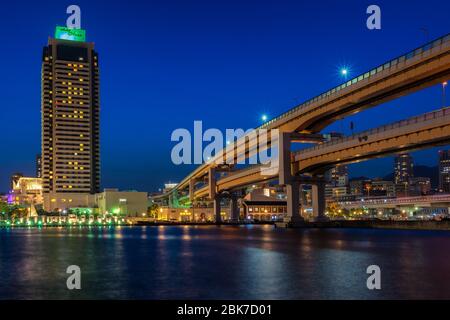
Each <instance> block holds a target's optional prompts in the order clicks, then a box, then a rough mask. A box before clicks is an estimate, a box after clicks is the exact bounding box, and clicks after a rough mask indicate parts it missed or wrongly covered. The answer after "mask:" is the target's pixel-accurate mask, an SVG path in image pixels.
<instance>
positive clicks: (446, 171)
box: [439, 150, 450, 193]
mask: <svg viewBox="0 0 450 320" xmlns="http://www.w3.org/2000/svg"><path fill="white" fill-rule="evenodd" d="M439 191H440V192H445V193H450V150H441V151H439Z"/></svg>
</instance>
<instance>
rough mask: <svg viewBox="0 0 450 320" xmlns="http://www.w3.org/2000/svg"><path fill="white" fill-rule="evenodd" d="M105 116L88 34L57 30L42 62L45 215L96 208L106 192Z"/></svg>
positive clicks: (91, 44)
mask: <svg viewBox="0 0 450 320" xmlns="http://www.w3.org/2000/svg"><path fill="white" fill-rule="evenodd" d="M74 35H75V36H74ZM80 35H81V36H80ZM63 39H70V40H63ZM99 111H100V106H99V67H98V54H97V53H96V52H95V51H94V44H93V43H89V42H85V41H84V31H83V30H80V29H66V28H60V27H57V32H56V37H55V38H49V41H48V45H47V46H46V47H44V52H43V57H42V101H41V113H42V178H43V194H44V209H45V210H48V211H53V210H56V209H64V208H68V207H89V206H92V204H93V201H94V196H93V194H95V193H96V192H98V191H99V189H100V148H99Z"/></svg>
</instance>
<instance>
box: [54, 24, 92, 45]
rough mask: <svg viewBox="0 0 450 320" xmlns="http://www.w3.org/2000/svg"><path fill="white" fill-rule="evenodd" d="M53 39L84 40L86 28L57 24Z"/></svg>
mask: <svg viewBox="0 0 450 320" xmlns="http://www.w3.org/2000/svg"><path fill="white" fill-rule="evenodd" d="M55 39H62V40H70V41H80V42H84V41H86V30H83V29H69V28H66V27H60V26H57V27H56V30H55Z"/></svg>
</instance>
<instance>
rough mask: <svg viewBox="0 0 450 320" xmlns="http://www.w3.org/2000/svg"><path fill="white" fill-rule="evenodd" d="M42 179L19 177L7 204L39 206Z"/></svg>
mask: <svg viewBox="0 0 450 320" xmlns="http://www.w3.org/2000/svg"><path fill="white" fill-rule="evenodd" d="M42 202H43V198H42V179H41V178H36V177H20V178H18V179H17V180H14V185H13V186H12V189H11V191H10V193H9V195H8V203H10V204H17V205H41V204H42Z"/></svg>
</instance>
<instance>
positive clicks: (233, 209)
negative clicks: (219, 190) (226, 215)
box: [230, 195, 239, 222]
mask: <svg viewBox="0 0 450 320" xmlns="http://www.w3.org/2000/svg"><path fill="white" fill-rule="evenodd" d="M230 216H231V221H232V222H238V221H239V205H238V197H237V196H236V195H232V196H231V198H230Z"/></svg>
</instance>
